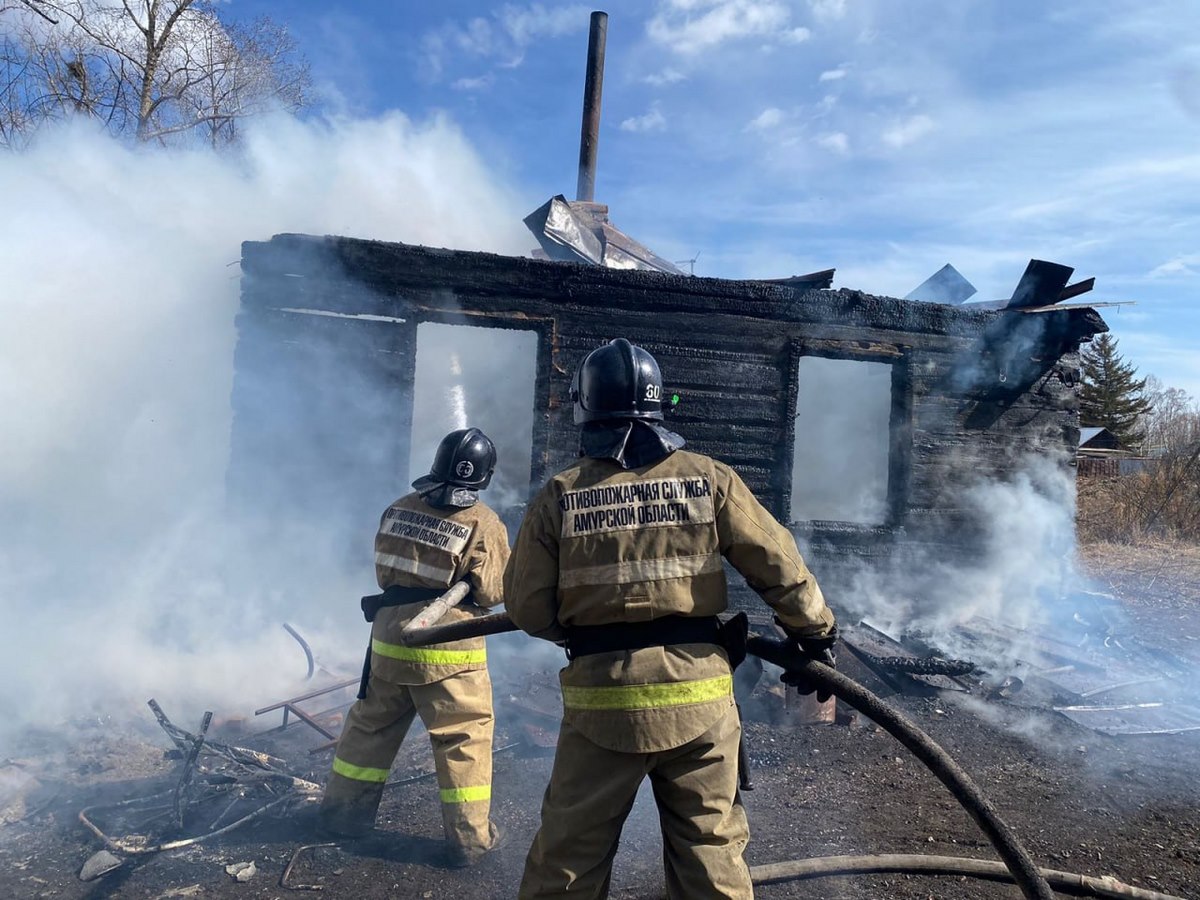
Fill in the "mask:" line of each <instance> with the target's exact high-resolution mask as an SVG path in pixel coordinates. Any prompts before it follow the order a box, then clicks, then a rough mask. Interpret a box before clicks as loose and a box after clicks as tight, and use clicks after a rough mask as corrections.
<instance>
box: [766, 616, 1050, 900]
mask: <svg viewBox="0 0 1200 900" xmlns="http://www.w3.org/2000/svg"><path fill="white" fill-rule="evenodd" d="M747 650H748V651H749V652H750V653H753V654H754V655H755V656H757V657H759V658H761V659H765V660H766V661H767V662H770V663H774V664H775V665H777V666H779V667H780V668H782V669H786V670H787V671H789V672H794V673H799V674H801V675H803V676H804V677H805V678H806V679H808V681H809V682H810V683H811V684H815V685H817V686H819V687H822V688H825V689H826V690H828V691H831V692H832V693H834V694H836V695H837V697H838V699H839V700H844V701H845V702H847V703H849V704H850V705H851V706H853V707H854V708H855V709H857V710H858V711H859V712H861V713H862V714H863V715H865V716H867V718H869V719H871V720H872V721H874V722H875V723H876V724H878V725H880V726H882V727H883V728H884V730H885V731H887V732H888V733H889V734H890V735H892V737H894V738H896V740H898V741H900V743H902V744H903V745H904V746H905V747H907V748H908V749H909V750H910V751H912V753H913V754H914V755H915V756H916V757H917V759H919V760H921V762H923V763H924V764H925V765H926V766H927V767H928V768H929V770H930V771H931V772H933V774H934V775H936V776H937V777H938V780H939V781H941V782H942V784H944V785H946V787H947V788H949V789H950V793H952V794H953V795H954V797H955V799H957V800H958V802H959V803H961V804H962V806H963V808H964V809H965V810H966V811H967V812H968V813H969V814H970V816H971V818H972V819H974V820H975V823H976V824H977V825H978V826H979V827H980V829H982V831H983V833H984V834H986V835H987V837H988V839H989V840H990V841H991V842H992V846H994V847H995V848H996V852H997V853H998V854H999V855H1000V858H1001V859H1002V860H1004V864H1005V866H1006V867H1007V868H1008V870H1009V871H1010V872H1011V873H1012V875H1013V880H1014V881H1015V882H1016V883H1017V886H1018V887H1019V888H1020V889H1021V893H1022V894H1024V895H1025V897H1026V898H1027V900H1054V892H1053V891H1051V890H1050V885H1048V884H1047V883H1046V879H1045V878H1043V877H1042V876H1041V874H1040V873H1039V872H1038V867H1037V865H1036V864H1035V863H1034V861H1033V858H1032V857H1031V856H1030V855H1029V851H1028V850H1026V849H1025V847H1024V846H1023V845H1022V844H1021V841H1020V839H1019V838H1017V836H1016V834H1015V833H1014V832H1013V830H1012V829H1011V828H1009V827H1008V825H1007V824H1006V823H1005V822H1004V820H1003V819H1001V818H1000V814H999V813H998V812H997V811H996V808H995V807H994V806H993V805H992V803H991V801H990V800H988V799H987V797H985V796H984V795H983V792H982V791H981V790H980V789H979V786H978V785H976V784H975V782H974V781H973V780H972V779H971V776H970V775H968V774H967V773H966V772H965V771H963V769H962V768H961V767H959V765H958V763H956V762H955V761H954V760H953V759H951V758H950V755H949V754H948V753H946V751H945V750H943V749H942V748H941V747H939V746H938V745H937V744H936V743H935V742H934V740H933V739H932V738H931V737H929V735H927V734H926V733H925V732H923V731H922V730H921V729H920V728H918V727H917V726H916V725H915V724H914V723H913V722H911V721H909V720H908V719H907V718H906V717H905V716H902V715H901V714H900V713H899V712H897V711H896V710H894V709H892V707H890V706H888V705H887V704H886V703H884V702H883V700H881V699H880V698H879V697H877V696H876V695H875V694H873V693H872V692H871V691H868V690H867V689H866V688H864V687H863V686H862V685H860V684H858V683H857V682H856V681H854V680H852V679H850V678H847V677H846V676H845V675H843V674H841V673H840V672H837V671H836V670H834V669H831V668H829V666H825V665H822V664H821V663H819V662H815V661H814V660H811V659H809V658H808V657H806V656H804V655H803V654H802V653H801V652H800V651H799V648H797V647H796V646H795V645H794V644H792V643H791V642H789V641H784V640H779V639H772V638H766V637H762V636H761V635H751V636H750V640H749V641H748V645H747Z"/></svg>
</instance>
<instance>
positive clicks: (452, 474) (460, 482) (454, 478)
mask: <svg viewBox="0 0 1200 900" xmlns="http://www.w3.org/2000/svg"><path fill="white" fill-rule="evenodd" d="M495 469H496V445H495V444H493V443H492V440H491V438H489V437H488V436H487V435H486V434H484V433H483V432H482V431H480V430H479V429H478V428H460V429H458V430H457V431H452V432H450V433H449V434H448V435H446V436H445V437H444V438H442V442H441V443H440V444H438V448H437V452H436V453H434V455H433V467H432V468H431V469H430V470H429V474H428V475H425V476H423V477H421V478H418V479H417V480H416V481H414V482H413V487H414V488H416V489H417V490H418V491H423V490H425V489H427V488H432V487H435V486H436V485H439V484H449V485H453V486H454V487H460V488H467V489H468V490H472V491H482V490H483V489H484V488H486V487H487V486H488V484H489V483H490V482H491V480H492V472H494V471H495Z"/></svg>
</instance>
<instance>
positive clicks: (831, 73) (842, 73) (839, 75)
mask: <svg viewBox="0 0 1200 900" xmlns="http://www.w3.org/2000/svg"><path fill="white" fill-rule="evenodd" d="M845 77H846V70H845V69H826V70H825V71H824V72H822V73H821V77H820V78H818V79H817V81H840V80H841V79H843V78H845Z"/></svg>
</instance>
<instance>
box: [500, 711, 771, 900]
mask: <svg viewBox="0 0 1200 900" xmlns="http://www.w3.org/2000/svg"><path fill="white" fill-rule="evenodd" d="M741 732H742V728H741V723H740V722H739V720H738V714H737V710H736V709H734V708H731V709H730V711H729V712H728V713H727V714H726V715H725V716H723V717H722V718H721V719H719V720H718V721H717V723H716V724H715V725H713V727H712V728H710V729H709V730H708V731H706V732H705V733H704V734H702V735H700V737H698V738H696V739H695V740H692V741H689V742H688V743H686V744H684V745H683V746H681V747H676V748H674V749H673V750H664V751H661V752H659V753H618V752H616V751H614V750H606V749H604V748H603V747H599V746H597V745H596V744H594V743H592V742H591V741H589V740H588V739H587V738H585V737H584V736H583V735H582V734H580V733H579V732H578V731H576V730H575V729H574V728H573V727H572V726H571V725H569V724H567V723H566V722H563V724H562V728H561V730H560V731H559V734H558V750H557V751H556V753H555V757H554V771H553V772H552V773H551V775H550V784H549V786H548V787H547V788H546V796H545V799H544V800H543V801H542V825H541V828H540V829H539V830H538V833H537V836H536V837H535V838H534V840H533V846H532V847H531V848H530V850H529V857H528V858H527V859H526V861H525V877H524V878H523V879H522V881H521V890H520V893H519V894H518V896H519V897H520V898H521V900H531V898H543V897H545V898H549V897H567V898H576V897H578V898H602V897H607V896H608V885H609V879H610V878H611V876H612V863H613V858H614V857H615V856H616V853H617V842H618V840H619V838H620V836H621V827H622V826H623V825H624V823H625V818H626V817H627V816H628V815H629V811H630V809H632V808H633V801H634V797H635V796H636V795H637V790H638V786H639V785H640V784H641V783H642V779H643V778H645V777H646V776H647V775H649V776H650V784H651V786H652V787H653V788H654V800H655V802H656V803H657V804H658V815H659V822H660V823H661V826H662V835H663V866H664V868H665V870H666V881H667V896H668V897H670V898H678V900H685V898H687V900H692V898H696V897H705V898H708V897H728V898H736V900H745V898H749V897H753V896H754V890H753V888H752V887H751V885H750V871H749V869H747V868H746V863H745V862H744V861H743V860H742V852H743V851H744V850H745V848H746V842H747V841H748V840H749V839H750V830H749V826H748V825H747V822H746V813H745V810H744V809H743V808H742V804H741V800H740V798H739V797H738V795H737V755H738V739H739V737H740V735H741Z"/></svg>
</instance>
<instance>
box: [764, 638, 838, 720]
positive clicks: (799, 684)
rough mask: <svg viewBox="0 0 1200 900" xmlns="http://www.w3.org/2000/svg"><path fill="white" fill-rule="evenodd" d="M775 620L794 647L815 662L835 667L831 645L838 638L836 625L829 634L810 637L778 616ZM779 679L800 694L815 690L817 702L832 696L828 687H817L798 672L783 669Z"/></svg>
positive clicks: (835, 660)
mask: <svg viewBox="0 0 1200 900" xmlns="http://www.w3.org/2000/svg"><path fill="white" fill-rule="evenodd" d="M775 621H776V622H777V623H778V624H779V627H780V628H782V629H783V630H784V633H786V634H787V636H788V637H789V638H791V639H792V640H793V641H795V643H796V647H797V648H798V649H799V650H800V652H801V653H803V654H804V655H805V656H807V657H808V658H809V659H811V660H815V661H816V662H819V663H823V664H824V665H827V666H829V668H831V669H836V668H837V657H836V656H834V654H833V646H834V644H836V643H837V639H838V631H837V626H836V625H835V626H833V629H832V630H831V631H830V632H829V634H827V635H825V636H824V637H811V636H808V635H803V634H799V633H798V632H797V631H796V630H795V629H794V628H791V627H790V626H788V625H785V624H784V623H783V622H781V621H780V620H779V619H778V618H776V619H775ZM779 680H780V681H782V682H783V683H784V684H788V685H791V686H792V687H794V688H795V689H796V690H797V691H798V692H799V693H801V694H805V695H807V694H811V693H813V692H814V691H815V692H816V694H817V702H818V703H824V702H825V701H827V700H828V699H829V698H830V697H832V696H833V694H832V693H831V692H830V691H829V689H828V688H826V687H824V686H820V687H818V686H817V685H816V684H814V683H812V682H811V681H809V680H808V678H806V677H805V676H804V675H803V674H802V673H800V672H790V671H785V672H784V673H783V675H781V676H780V678H779Z"/></svg>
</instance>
